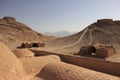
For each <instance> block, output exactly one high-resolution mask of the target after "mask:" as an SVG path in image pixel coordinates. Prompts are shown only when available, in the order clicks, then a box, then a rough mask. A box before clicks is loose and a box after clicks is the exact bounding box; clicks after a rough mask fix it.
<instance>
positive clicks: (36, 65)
mask: <svg viewBox="0 0 120 80" xmlns="http://www.w3.org/2000/svg"><path fill="white" fill-rule="evenodd" d="M20 61H21V62H22V64H23V68H24V70H25V71H26V74H27V75H33V76H35V75H36V74H38V73H39V72H40V71H41V69H42V68H43V67H44V66H45V65H46V64H48V63H54V62H59V61H60V58H59V57H58V56H56V55H48V56H43V57H33V58H20Z"/></svg>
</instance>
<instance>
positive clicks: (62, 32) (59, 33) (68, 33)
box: [44, 31, 75, 37]
mask: <svg viewBox="0 0 120 80" xmlns="http://www.w3.org/2000/svg"><path fill="white" fill-rule="evenodd" d="M74 33H75V32H68V31H58V32H54V33H53V32H45V33H44V34H46V35H50V36H57V37H65V36H69V35H72V34H74Z"/></svg>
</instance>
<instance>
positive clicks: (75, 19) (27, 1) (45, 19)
mask: <svg viewBox="0 0 120 80" xmlns="http://www.w3.org/2000/svg"><path fill="white" fill-rule="evenodd" d="M3 16H13V17H15V18H16V19H17V21H20V22H23V23H25V24H26V25H28V26H30V27H31V28H32V29H34V30H36V31H38V32H46V31H49V32H56V31H61V30H66V31H70V32H74V31H80V30H82V29H83V28H85V27H86V26H88V25H90V24H91V23H93V22H95V21H96V20H97V19H102V18H112V19H115V20H116V19H119V20H120V0H0V18H2V17H3Z"/></svg>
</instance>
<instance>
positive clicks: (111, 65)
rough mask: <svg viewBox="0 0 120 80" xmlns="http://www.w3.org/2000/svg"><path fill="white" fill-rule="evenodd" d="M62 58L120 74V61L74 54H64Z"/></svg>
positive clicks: (101, 70) (83, 65)
mask: <svg viewBox="0 0 120 80" xmlns="http://www.w3.org/2000/svg"><path fill="white" fill-rule="evenodd" d="M62 58H63V60H64V61H65V62H67V63H71V64H75V65H78V66H81V67H85V68H89V69H93V70H96V71H100V72H104V73H109V74H112V75H116V76H120V63H115V62H110V61H104V60H100V59H94V58H87V57H79V56H72V55H62Z"/></svg>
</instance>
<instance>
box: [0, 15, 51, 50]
mask: <svg viewBox="0 0 120 80" xmlns="http://www.w3.org/2000/svg"><path fill="white" fill-rule="evenodd" d="M48 39H52V37H49V36H45V35H42V34H41V33H38V32H36V31H34V30H32V29H31V28H29V27H28V26H27V25H25V24H23V23H20V22H18V21H16V19H15V18H13V17H3V18H2V19H0V41H1V42H3V43H4V44H6V45H7V46H8V47H9V48H11V49H14V48H16V47H17V46H19V45H20V44H21V43H22V42H26V41H45V40H48Z"/></svg>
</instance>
